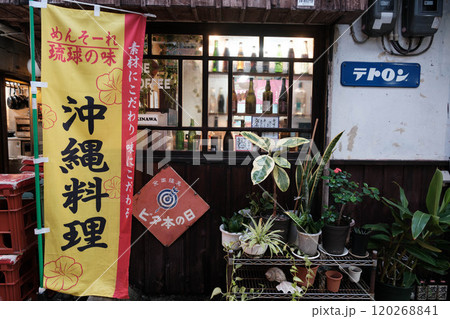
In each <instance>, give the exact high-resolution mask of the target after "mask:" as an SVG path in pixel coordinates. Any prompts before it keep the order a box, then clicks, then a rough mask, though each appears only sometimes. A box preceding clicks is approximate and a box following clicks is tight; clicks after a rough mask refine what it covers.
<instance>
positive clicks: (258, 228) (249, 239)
mask: <svg viewBox="0 0 450 319" xmlns="http://www.w3.org/2000/svg"><path fill="white" fill-rule="evenodd" d="M273 221H274V219H273V218H272V217H269V219H268V220H267V221H266V222H265V223H264V222H263V221H262V218H260V219H259V221H258V222H256V221H255V220H254V219H253V218H252V217H250V223H248V224H245V227H246V230H245V231H244V234H243V235H242V236H241V245H242V246H248V247H249V248H252V247H254V246H255V245H256V244H259V245H267V247H268V249H269V251H270V256H271V257H272V256H273V254H275V255H276V254H278V253H281V252H282V251H283V250H282V247H283V245H284V243H283V241H282V240H281V236H280V235H279V234H278V233H280V232H281V231H280V230H271V228H272V226H273Z"/></svg>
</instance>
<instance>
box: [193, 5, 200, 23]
mask: <svg viewBox="0 0 450 319" xmlns="http://www.w3.org/2000/svg"><path fill="white" fill-rule="evenodd" d="M191 11H192V14H193V15H194V20H195V22H199V21H200V20H199V18H198V12H197V7H196V6H195V0H191Z"/></svg>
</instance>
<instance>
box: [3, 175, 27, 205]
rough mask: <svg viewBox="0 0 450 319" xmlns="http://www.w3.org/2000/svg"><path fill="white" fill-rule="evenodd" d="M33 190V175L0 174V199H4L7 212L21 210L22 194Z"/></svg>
mask: <svg viewBox="0 0 450 319" xmlns="http://www.w3.org/2000/svg"><path fill="white" fill-rule="evenodd" d="M34 189H35V180H34V173H22V174H0V197H4V198H5V199H6V201H7V204H8V207H7V209H8V210H13V209H19V208H22V207H23V202H22V196H23V194H24V193H25V192H34Z"/></svg>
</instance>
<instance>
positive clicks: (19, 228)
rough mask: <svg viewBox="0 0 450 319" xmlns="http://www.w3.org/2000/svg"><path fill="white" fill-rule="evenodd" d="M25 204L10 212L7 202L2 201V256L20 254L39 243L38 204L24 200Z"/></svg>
mask: <svg viewBox="0 0 450 319" xmlns="http://www.w3.org/2000/svg"><path fill="white" fill-rule="evenodd" d="M23 204H24V206H23V207H22V208H19V209H14V210H8V209H5V208H6V207H5V206H6V203H5V200H0V254H3V255H6V254H20V253H21V252H23V251H24V250H25V249H27V248H29V247H30V246H32V245H33V244H35V243H36V242H37V236H36V235H35V234H34V229H35V228H36V226H37V222H36V202H35V201H34V199H33V200H24V201H23Z"/></svg>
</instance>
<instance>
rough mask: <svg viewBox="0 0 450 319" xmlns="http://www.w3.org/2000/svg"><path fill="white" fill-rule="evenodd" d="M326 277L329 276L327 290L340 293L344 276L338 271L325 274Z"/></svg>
mask: <svg viewBox="0 0 450 319" xmlns="http://www.w3.org/2000/svg"><path fill="white" fill-rule="evenodd" d="M325 276H327V289H328V290H329V291H331V292H338V291H339V286H340V285H341V280H342V274H341V273H340V272H339V271H337V270H328V271H327V272H325Z"/></svg>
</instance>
